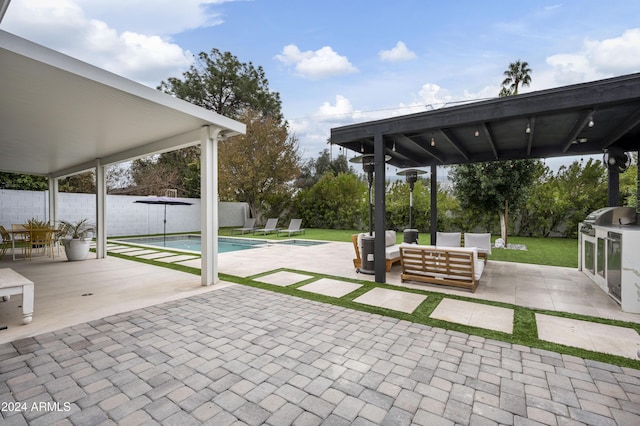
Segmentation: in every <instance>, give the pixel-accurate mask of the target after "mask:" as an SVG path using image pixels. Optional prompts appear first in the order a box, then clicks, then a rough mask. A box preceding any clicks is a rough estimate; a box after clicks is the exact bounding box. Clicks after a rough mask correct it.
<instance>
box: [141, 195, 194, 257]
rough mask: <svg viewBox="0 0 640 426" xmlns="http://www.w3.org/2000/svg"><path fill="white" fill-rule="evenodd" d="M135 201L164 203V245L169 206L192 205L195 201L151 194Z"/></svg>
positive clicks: (165, 243)
mask: <svg viewBox="0 0 640 426" xmlns="http://www.w3.org/2000/svg"><path fill="white" fill-rule="evenodd" d="M134 203H142V204H160V205H164V227H163V231H162V245H163V246H166V245H167V206H190V205H191V204H193V203H190V202H188V201H182V200H179V199H177V198H172V197H154V196H149V197H147V198H145V199H144V200H137V201H134Z"/></svg>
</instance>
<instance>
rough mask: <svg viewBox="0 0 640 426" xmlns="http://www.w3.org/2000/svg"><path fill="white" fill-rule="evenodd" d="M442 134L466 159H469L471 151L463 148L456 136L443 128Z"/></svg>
mask: <svg viewBox="0 0 640 426" xmlns="http://www.w3.org/2000/svg"><path fill="white" fill-rule="evenodd" d="M441 133H442V135H443V136H444V140H445V141H447V142H448V143H450V144H451V145H453V147H454V148H455V149H456V150H457V151H458V152H459V153H460V155H462V156H463V157H464V159H465V160H467V161H469V153H468V152H467V151H466V150H465V149H464V148H462V144H460V143H459V142H458V141H457V140H456V139H455V137H454V136H453V135H452V134H451V132H449V131H448V130H447V129H442V130H441Z"/></svg>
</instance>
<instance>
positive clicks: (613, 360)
mask: <svg viewBox="0 0 640 426" xmlns="http://www.w3.org/2000/svg"><path fill="white" fill-rule="evenodd" d="M178 254H184V253H178ZM109 255H110V256H114V257H119V258H123V259H128V260H134V261H138V262H142V263H146V264H149V265H155V266H161V267H164V268H169V269H173V270H177V271H182V272H187V273H191V274H194V275H200V273H201V271H200V269H198V268H192V267H188V266H184V265H179V264H172V263H166V262H157V261H154V260H152V259H142V258H139V257H135V256H127V255H126V254H120V253H109ZM281 271H287V272H294V273H299V274H304V275H309V276H310V277H311V278H309V279H306V280H304V281H301V282H299V283H296V284H294V285H291V286H285V287H281V286H277V285H273V284H268V283H263V282H259V281H256V278H260V277H263V276H266V275H271V274H273V273H276V272H281ZM219 278H220V279H221V280H222V281H227V282H231V283H235V284H241V285H246V286H249V287H254V288H259V289H263V290H268V291H273V292H277V293H281V294H286V295H290V296H295V297H300V298H303V299H307V300H312V301H316V302H321V303H328V304H332V305H336V306H341V307H344V308H350V309H354V310H357V311H364V312H369V313H371V314H377V315H383V316H387V317H391V318H396V319H399V320H404V321H409V322H414V323H419V324H423V325H426V326H430V327H436V328H442V329H445V330H451V331H457V332H461V333H466V334H469V335H474V336H479V337H483V338H485V339H489V340H497V341H502V342H508V343H512V344H518V345H523V346H529V347H532V348H538V349H541V350H547V351H551V352H557V353H560V354H566V355H572V356H576V357H579V358H584V359H591V360H594V361H599V362H604V363H609V364H614V365H618V366H621V367H629V368H634V369H640V360H633V359H629V358H625V357H621V356H616V355H610V354H605V353H600V352H594V351H589V350H586V349H581V348H574V347H571V346H565V345H561V344H557V343H553V342H547V341H544V340H540V339H538V331H537V326H536V322H535V314H536V313H541V314H545V315H553V316H559V317H563V318H571V319H577V320H582V321H588V322H597V323H601V324H608V325H615V326H619V327H626V328H632V329H634V330H636V332H638V333H640V324H635V323H628V322H624V321H617V320H611V319H605V318H597V317H590V316H586V315H579V314H572V313H567V312H558V311H547V310H537V309H530V308H525V307H521V306H516V305H511V304H508V303H504V302H495V301H491V300H481V299H473V298H469V297H465V296H461V295H456V294H444V293H436V292H430V291H427V290H421V289H413V288H401V287H398V286H394V285H389V284H380V283H374V282H371V281H363V280H358V279H353V278H345V277H340V276H334V275H327V274H318V273H315V272H308V271H301V270H296V269H290V268H279V269H274V270H271V271H267V272H263V273H260V274H256V275H252V276H249V277H246V278H243V277H238V276H235V275H228V274H222V273H221V274H219ZM321 278H329V279H336V280H340V281H346V282H353V283H357V284H361V285H362V287H361V288H359V289H357V290H355V291H353V292H351V293H349V294H347V295H345V296H343V297H341V298H335V297H330V296H324V295H321V294H317V293H311V292H307V291H303V290H298V287H300V286H302V285H305V284H308V283H311V282H314V281H317V280H319V279H321ZM376 287H379V288H386V289H391V290H397V291H405V292H410V293H417V294H423V295H426V296H427V299H426V300H425V301H424V302H423V303H421V304H420V306H418V308H417V309H416V310H415V311H414V313H412V314H407V313H404V312H399V311H394V310H391V309H386V308H381V307H376V306H370V305H365V304H362V303H357V302H354V299H356V298H357V297H359V296H360V295H362V294H364V293H366V292H367V291H369V290H371V289H373V288H376ZM443 298H450V299H457V300H463V301H467V302H472V303H482V304H486V305H492V306H498V307H503V308H508V309H513V310H514V324H513V334H508V333H503V332H500V331H495V330H488V329H484V328H480V327H473V326H468V325H464V324H457V323H451V322H448V321H443V320H438V319H435V318H430V315H431V313H432V312H433V310H434V309H435V308H436V307H437V306H438V304H439V303H440V301H441V300H442V299H443Z"/></svg>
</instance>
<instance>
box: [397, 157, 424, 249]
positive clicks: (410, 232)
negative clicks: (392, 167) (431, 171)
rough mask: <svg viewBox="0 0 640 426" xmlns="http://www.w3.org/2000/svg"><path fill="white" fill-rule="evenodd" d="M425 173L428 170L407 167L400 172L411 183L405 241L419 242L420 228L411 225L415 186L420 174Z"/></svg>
mask: <svg viewBox="0 0 640 426" xmlns="http://www.w3.org/2000/svg"><path fill="white" fill-rule="evenodd" d="M425 173H427V172H425V171H424V170H420V169H406V170H402V171H399V172H398V175H399V176H404V177H405V179H406V180H407V183H408V184H409V228H408V229H405V230H404V242H405V243H410V244H418V230H417V229H413V228H412V227H411V225H412V219H413V217H412V215H413V187H414V185H415V183H416V182H417V181H418V175H422V174H425Z"/></svg>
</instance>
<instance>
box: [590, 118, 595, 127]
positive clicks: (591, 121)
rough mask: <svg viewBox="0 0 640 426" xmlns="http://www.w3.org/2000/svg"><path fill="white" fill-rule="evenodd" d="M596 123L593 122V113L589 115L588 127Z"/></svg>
mask: <svg viewBox="0 0 640 426" xmlns="http://www.w3.org/2000/svg"><path fill="white" fill-rule="evenodd" d="M595 124H596V123H594V122H593V115H591V116H589V127H593V126H595Z"/></svg>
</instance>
